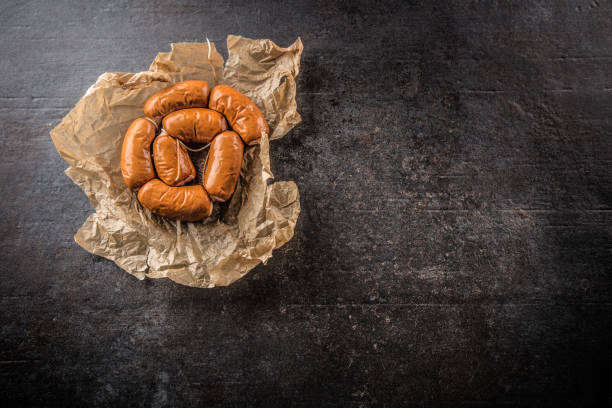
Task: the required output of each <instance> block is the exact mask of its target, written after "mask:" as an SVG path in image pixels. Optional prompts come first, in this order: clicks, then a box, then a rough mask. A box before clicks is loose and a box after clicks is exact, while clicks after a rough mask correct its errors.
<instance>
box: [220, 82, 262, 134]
mask: <svg viewBox="0 0 612 408" xmlns="http://www.w3.org/2000/svg"><path fill="white" fill-rule="evenodd" d="M208 107H209V108H210V109H214V110H216V111H217V112H220V113H222V114H223V115H224V116H225V118H226V119H227V122H228V123H229V125H230V126H231V127H232V130H234V131H235V132H236V133H238V134H239V135H240V137H241V138H242V140H243V141H244V143H246V144H247V145H249V146H251V145H256V144H259V139H260V138H261V134H262V133H265V134H268V133H270V129H269V128H268V123H267V122H266V118H264V115H263V113H261V110H259V108H258V107H257V105H255V103H254V102H253V101H251V100H250V99H249V98H248V97H247V96H246V95H243V94H242V93H240V92H238V91H237V90H235V89H234V88H232V87H231V86H228V85H217V86H215V87H214V88H213V90H212V92H211V93H210V101H209V104H208Z"/></svg>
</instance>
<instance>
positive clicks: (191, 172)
mask: <svg viewBox="0 0 612 408" xmlns="http://www.w3.org/2000/svg"><path fill="white" fill-rule="evenodd" d="M153 163H155V170H156V171H157V176H158V177H159V178H160V179H161V180H162V181H163V182H164V183H166V184H167V185H169V186H173V187H178V186H182V185H185V184H187V183H189V182H190V181H191V180H193V179H194V178H195V176H196V170H195V167H193V163H192V162H191V159H190V158H189V153H187V149H185V146H183V145H182V144H180V143H179V141H178V140H177V139H175V138H173V137H170V136H168V135H167V134H165V133H162V134H161V135H159V136H157V137H156V138H155V141H154V142H153Z"/></svg>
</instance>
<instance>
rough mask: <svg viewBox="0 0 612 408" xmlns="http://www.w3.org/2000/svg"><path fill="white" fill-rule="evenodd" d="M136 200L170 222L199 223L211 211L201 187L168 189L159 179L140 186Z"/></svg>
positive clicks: (209, 202)
mask: <svg viewBox="0 0 612 408" xmlns="http://www.w3.org/2000/svg"><path fill="white" fill-rule="evenodd" d="M138 200H139V201H140V203H141V204H142V205H143V207H145V208H146V209H147V210H149V211H151V212H152V213H155V214H158V215H161V216H163V217H166V218H170V219H172V220H181V221H199V220H202V219H204V218H206V217H209V216H210V214H212V209H213V205H212V202H211V201H210V198H208V194H206V191H204V188H203V187H202V186H200V185H192V186H181V187H170V186H168V185H167V184H165V183H164V182H163V181H161V180H159V179H153V180H151V181H149V182H148V183H147V184H145V185H144V186H142V188H141V189H140V191H139V192H138Z"/></svg>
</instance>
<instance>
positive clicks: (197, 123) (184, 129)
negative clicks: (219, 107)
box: [163, 108, 227, 144]
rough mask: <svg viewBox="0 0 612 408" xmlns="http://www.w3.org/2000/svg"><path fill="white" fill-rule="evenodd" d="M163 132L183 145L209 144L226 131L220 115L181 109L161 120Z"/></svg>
mask: <svg viewBox="0 0 612 408" xmlns="http://www.w3.org/2000/svg"><path fill="white" fill-rule="evenodd" d="M163 125H164V130H165V131H166V132H167V133H168V134H169V135H170V136H172V137H176V138H177V139H181V140H182V141H183V142H185V143H202V144H207V143H210V141H211V140H213V138H214V137H215V136H216V135H218V134H219V133H221V132H223V131H224V130H227V121H226V120H225V118H224V117H223V115H222V114H220V113H219V112H216V111H214V110H210V109H203V108H191V109H181V110H178V111H176V112H172V113H170V114H169V115H168V116H166V117H164V119H163Z"/></svg>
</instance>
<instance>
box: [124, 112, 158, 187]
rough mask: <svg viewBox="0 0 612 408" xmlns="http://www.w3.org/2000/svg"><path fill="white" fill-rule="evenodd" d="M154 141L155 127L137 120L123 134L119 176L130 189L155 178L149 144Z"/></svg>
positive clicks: (141, 119) (142, 120) (139, 119)
mask: <svg viewBox="0 0 612 408" xmlns="http://www.w3.org/2000/svg"><path fill="white" fill-rule="evenodd" d="M153 139H155V125H153V124H152V123H151V122H149V121H148V120H146V119H144V118H138V119H136V120H135V121H134V122H132V124H131V125H130V127H129V128H128V130H127V132H125V137H124V138H123V146H122V147H121V174H122V175H123V181H124V182H125V184H126V185H127V186H128V187H129V188H131V189H138V188H140V187H141V186H142V185H143V184H145V183H146V182H147V181H149V180H151V179H154V178H155V169H154V168H153V161H152V160H151V142H153Z"/></svg>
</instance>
